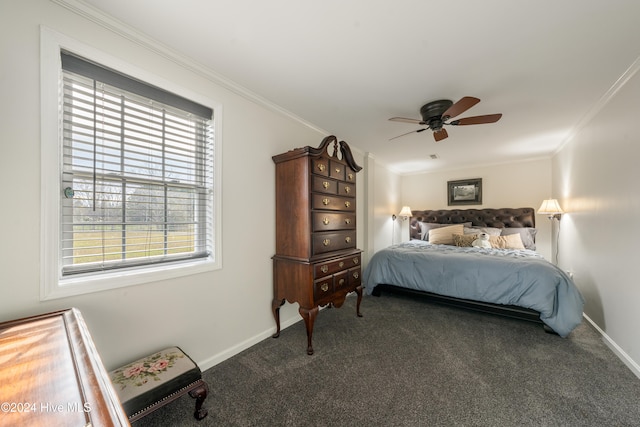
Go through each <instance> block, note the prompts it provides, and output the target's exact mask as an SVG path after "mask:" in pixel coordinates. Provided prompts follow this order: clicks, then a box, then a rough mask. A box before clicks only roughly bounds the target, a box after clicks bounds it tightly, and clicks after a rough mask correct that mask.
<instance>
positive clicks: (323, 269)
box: [320, 265, 329, 273]
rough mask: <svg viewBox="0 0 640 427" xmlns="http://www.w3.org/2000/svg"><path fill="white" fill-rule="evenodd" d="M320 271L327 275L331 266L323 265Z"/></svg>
mask: <svg viewBox="0 0 640 427" xmlns="http://www.w3.org/2000/svg"><path fill="white" fill-rule="evenodd" d="M320 271H322V272H323V273H326V272H327V271H329V266H327V265H323V266H322V267H320Z"/></svg>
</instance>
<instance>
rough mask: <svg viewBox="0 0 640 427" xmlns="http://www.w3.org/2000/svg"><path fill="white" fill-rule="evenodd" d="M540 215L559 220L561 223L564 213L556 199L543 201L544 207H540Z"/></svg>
mask: <svg viewBox="0 0 640 427" xmlns="http://www.w3.org/2000/svg"><path fill="white" fill-rule="evenodd" d="M538 213H539V214H543V215H547V217H548V218H549V219H557V220H558V221H560V218H561V217H562V214H563V213H564V211H563V210H562V208H560V205H559V204H558V201H557V200H556V199H547V200H543V201H542V205H541V206H540V209H538Z"/></svg>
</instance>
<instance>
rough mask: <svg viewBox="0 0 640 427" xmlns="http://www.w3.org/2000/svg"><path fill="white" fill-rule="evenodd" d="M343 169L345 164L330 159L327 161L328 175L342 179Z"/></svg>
mask: <svg viewBox="0 0 640 427" xmlns="http://www.w3.org/2000/svg"><path fill="white" fill-rule="evenodd" d="M345 169H347V167H346V165H344V164H342V163H338V162H334V161H332V162H330V163H329V176H330V177H331V178H335V179H339V180H340V181H344V175H345Z"/></svg>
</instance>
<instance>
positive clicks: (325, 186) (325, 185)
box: [322, 181, 331, 190]
mask: <svg viewBox="0 0 640 427" xmlns="http://www.w3.org/2000/svg"><path fill="white" fill-rule="evenodd" d="M330 185H331V184H329V181H323V182H322V186H323V187H324V188H325V190H326V189H327V188H329V186H330Z"/></svg>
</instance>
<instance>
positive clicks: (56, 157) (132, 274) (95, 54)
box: [40, 27, 222, 300]
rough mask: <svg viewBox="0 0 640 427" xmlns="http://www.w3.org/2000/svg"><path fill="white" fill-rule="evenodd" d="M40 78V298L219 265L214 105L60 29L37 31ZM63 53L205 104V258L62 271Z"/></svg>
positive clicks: (216, 107) (217, 132)
mask: <svg viewBox="0 0 640 427" xmlns="http://www.w3.org/2000/svg"><path fill="white" fill-rule="evenodd" d="M40 41H41V44H40V45H41V50H40V52H41V53H40V60H41V62H40V64H41V65H40V66H41V70H40V71H41V73H40V76H41V78H40V80H41V173H42V175H41V252H40V256H41V265H42V268H41V277H40V299H41V300H49V299H56V298H63V297H69V296H73V295H81V294H86V293H90V292H98V291H103V290H109V289H116V288H121V287H125V286H132V285H138V284H144V283H150V282H156V281H160V280H166V279H172V278H178V277H184V276H188V275H192V274H198V273H203V272H206V271H213V270H217V269H220V268H222V250H221V249H222V248H221V246H222V245H221V243H222V242H221V236H222V234H221V230H222V225H221V176H222V174H221V170H222V156H221V154H222V150H221V137H220V135H221V116H222V106H221V105H220V104H219V103H216V102H214V101H212V100H211V99H209V98H206V97H204V96H203V95H201V94H198V93H195V92H193V91H191V90H189V89H186V88H184V87H182V86H180V85H177V84H175V83H173V82H170V81H167V80H165V79H163V78H161V77H159V76H157V75H154V74H152V73H150V72H148V71H146V70H143V69H140V68H137V67H135V66H133V65H131V64H129V63H127V62H125V61H123V60H120V59H118V58H116V57H114V56H111V55H109V54H107V53H104V52H102V51H100V50H98V49H96V48H93V47H90V46H88V45H85V44H83V43H81V42H79V41H77V40H75V39H73V38H70V37H68V36H65V35H63V34H61V33H58V32H56V31H53V30H51V29H48V28H46V27H41V31H40ZM61 51H68V52H72V53H74V54H76V55H78V56H81V57H84V58H86V59H87V60H90V61H94V62H96V63H98V64H101V65H103V66H105V67H108V68H111V69H114V70H117V71H119V72H121V73H123V74H126V75H129V76H131V77H133V78H136V79H139V80H141V81H144V82H146V83H148V84H150V85H153V86H157V87H159V88H162V89H164V90H167V91H169V92H173V93H175V94H177V95H180V96H182V97H184V98H187V99H191V100H193V101H194V102H197V103H200V104H202V105H205V106H207V107H209V108H211V109H212V110H213V111H214V114H213V128H214V132H215V142H214V149H213V150H214V152H213V158H214V166H213V167H214V177H213V181H214V182H213V195H212V198H213V201H212V202H213V224H209V225H210V231H209V232H210V233H212V237H211V240H212V242H213V248H212V249H213V251H212V256H210V257H208V258H206V259H197V260H185V261H177V262H172V263H164V264H157V265H145V266H140V267H132V268H127V269H118V270H111V271H100V272H94V273H85V274H77V275H70V276H63V275H62V260H61V259H60V256H59V254H60V245H61V241H60V229H61V224H60V216H61V207H62V194H63V189H62V186H61V183H62V179H61V177H62V146H63V142H62V125H61V117H62V115H61V112H60V107H59V99H60V98H59V96H60V95H59V91H60V90H61V89H60V77H61V73H62V65H61V60H60V52H61Z"/></svg>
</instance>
